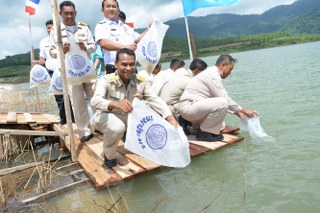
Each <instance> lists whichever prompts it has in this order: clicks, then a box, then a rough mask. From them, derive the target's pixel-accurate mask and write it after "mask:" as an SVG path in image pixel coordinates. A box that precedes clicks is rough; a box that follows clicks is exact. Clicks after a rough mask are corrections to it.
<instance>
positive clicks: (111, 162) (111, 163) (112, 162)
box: [104, 156, 117, 169]
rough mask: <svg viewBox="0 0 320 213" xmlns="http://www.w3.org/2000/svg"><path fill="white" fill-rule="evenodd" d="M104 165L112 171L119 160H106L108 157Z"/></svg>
mask: <svg viewBox="0 0 320 213" xmlns="http://www.w3.org/2000/svg"><path fill="white" fill-rule="evenodd" d="M104 165H105V166H106V167H107V168H109V169H111V168H112V167H115V166H116V165H117V159H111V160H109V159H108V158H106V156H105V157H104Z"/></svg>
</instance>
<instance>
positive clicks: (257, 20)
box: [165, 0, 320, 38]
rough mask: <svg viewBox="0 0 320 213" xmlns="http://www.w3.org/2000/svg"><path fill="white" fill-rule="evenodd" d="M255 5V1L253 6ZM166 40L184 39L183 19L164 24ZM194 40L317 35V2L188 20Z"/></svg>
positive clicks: (319, 28) (319, 18)
mask: <svg viewBox="0 0 320 213" xmlns="http://www.w3.org/2000/svg"><path fill="white" fill-rule="evenodd" d="M258 3H259V2H258V1H257V4H258ZM165 24H167V25H169V26H170V27H169V29H168V31H167V34H166V36H169V37H178V38H179V37H181V38H186V28H185V21H184V18H178V19H174V20H170V21H167V22H165ZM188 24H189V29H190V30H191V31H192V32H193V34H194V36H195V38H221V37H229V36H240V35H250V34H261V33H271V32H278V31H283V32H288V33H292V34H319V33H320V0H298V1H296V2H294V3H293V4H291V5H281V6H277V7H274V8H272V9H270V10H268V11H266V12H264V13H263V14H261V15H235V14H215V15H207V16H201V17H192V16H191V17H188Z"/></svg>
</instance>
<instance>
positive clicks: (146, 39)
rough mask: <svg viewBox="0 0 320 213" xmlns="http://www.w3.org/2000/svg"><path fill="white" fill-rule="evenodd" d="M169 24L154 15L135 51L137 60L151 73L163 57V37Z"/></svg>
mask: <svg viewBox="0 0 320 213" xmlns="http://www.w3.org/2000/svg"><path fill="white" fill-rule="evenodd" d="M168 28H169V26H168V25H165V24H163V23H162V22H161V21H160V20H159V19H157V18H156V17H154V19H153V22H152V25H151V26H150V29H149V30H148V32H147V33H146V34H145V35H144V36H143V38H142V39H141V40H140V41H139V43H138V46H137V50H136V51H135V53H136V56H137V60H138V61H139V63H140V64H141V66H142V67H143V68H144V69H145V70H146V71H147V72H148V74H149V75H150V74H151V73H152V71H153V69H154V68H155V66H156V65H157V64H158V62H159V60H160V57H161V50H162V43H163V38H164V36H165V34H166V32H167V30H168Z"/></svg>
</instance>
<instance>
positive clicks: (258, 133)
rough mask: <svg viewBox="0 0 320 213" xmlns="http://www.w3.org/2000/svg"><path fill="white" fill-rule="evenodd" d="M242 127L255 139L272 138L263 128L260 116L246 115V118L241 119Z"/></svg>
mask: <svg viewBox="0 0 320 213" xmlns="http://www.w3.org/2000/svg"><path fill="white" fill-rule="evenodd" d="M240 129H241V130H244V131H248V132H249V133H250V136H251V137H252V138H255V139H263V138H272V137H271V136H269V135H268V134H267V133H266V132H265V131H264V129H263V128H262V126H261V124H260V117H259V116H254V117H252V118H248V117H247V116H244V118H242V119H241V120H240Z"/></svg>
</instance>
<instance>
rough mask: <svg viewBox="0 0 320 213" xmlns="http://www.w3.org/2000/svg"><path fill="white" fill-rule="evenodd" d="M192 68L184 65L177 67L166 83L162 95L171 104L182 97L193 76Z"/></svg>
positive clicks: (177, 101)
mask: <svg viewBox="0 0 320 213" xmlns="http://www.w3.org/2000/svg"><path fill="white" fill-rule="evenodd" d="M193 76H194V75H193V73H192V71H191V70H189V69H186V68H184V67H182V68H180V69H177V70H176V71H175V72H174V74H173V75H172V76H171V78H170V80H169V81H168V82H167V83H165V84H164V85H163V87H162V89H161V92H160V97H161V98H162V100H164V101H165V102H166V103H167V104H168V105H169V106H170V105H174V104H176V103H179V100H180V97H181V95H182V93H183V91H184V89H185V88H186V86H187V85H188V83H189V81H190V80H191V79H192V77H193Z"/></svg>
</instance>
